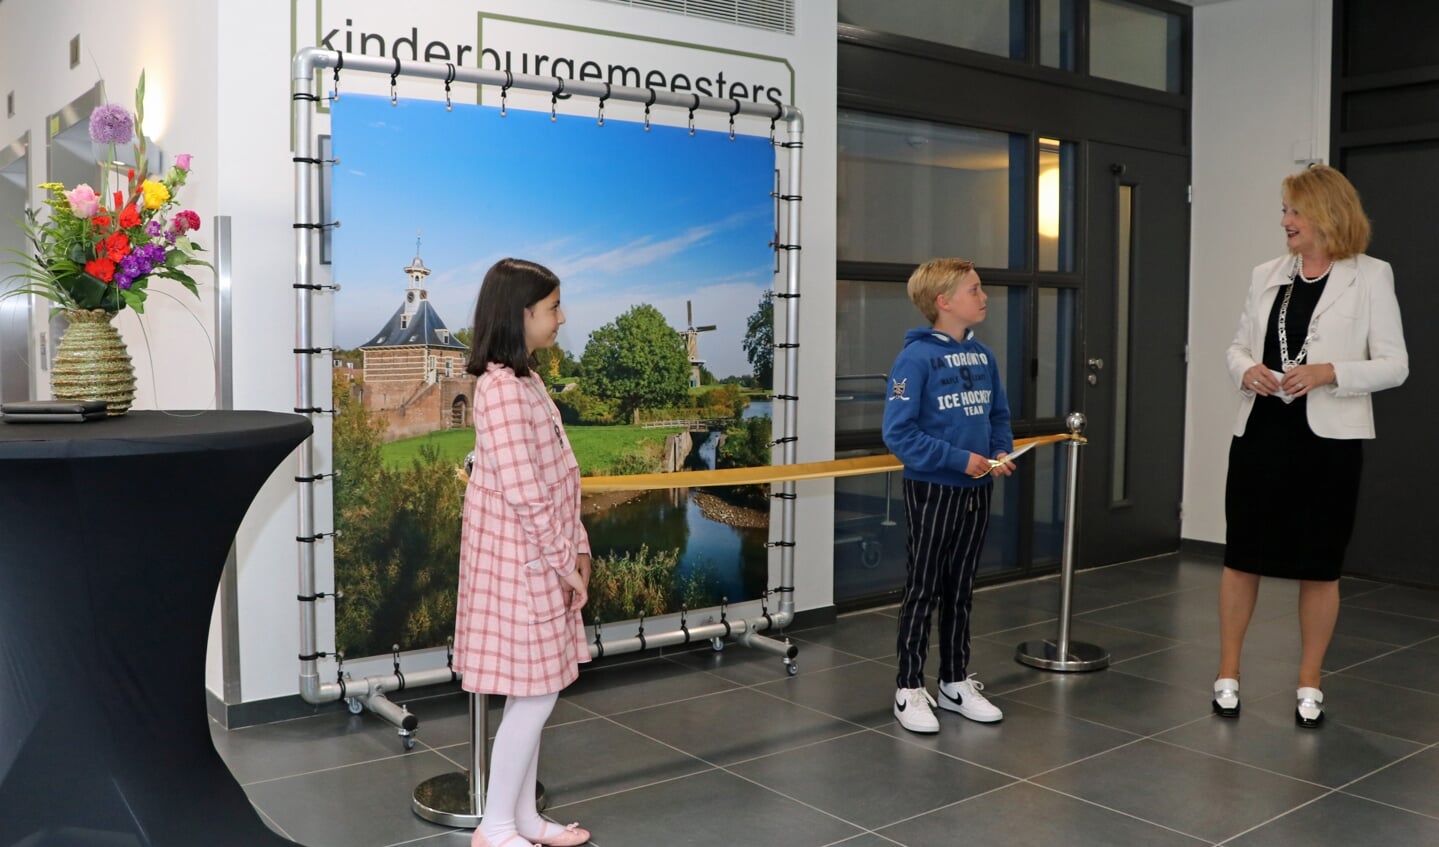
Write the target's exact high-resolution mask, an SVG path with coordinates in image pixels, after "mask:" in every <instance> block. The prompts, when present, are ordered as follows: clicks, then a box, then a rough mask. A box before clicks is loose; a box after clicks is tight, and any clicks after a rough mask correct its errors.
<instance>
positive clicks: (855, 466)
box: [580, 432, 1083, 494]
mask: <svg viewBox="0 0 1439 847" xmlns="http://www.w3.org/2000/svg"><path fill="white" fill-rule="evenodd" d="M1074 439H1079V440H1081V441H1082V440H1083V437H1082V436H1079V435H1072V434H1070V433H1067V432H1064V433H1059V434H1057V435H1041V436H1038V437H1036V438H1021V439H1019V440H1017V441H1015V442H1014V447H1015V449H1016V450H1018V449H1019V448H1020V447H1024V446H1026V445H1029V444H1033V445H1034V446H1036V447H1041V446H1043V445H1045V444H1056V443H1058V442H1060V441H1071V440H1074ZM903 468H904V465H903V464H901V463H900V461H899V459H897V458H895V457H894V455H893V454H890V453H885V454H884V455H882V456H860V457H859V458H856V459H835V460H833V461H829V462H800V463H797V464H793V465H768V466H764V467H757V468H724V469H722V470H715V471H676V472H674V473H642V474H627V475H624V476H587V477H585V478H583V479H581V480H580V490H581V491H583V492H584V493H586V494H591V493H596V492H601V491H647V490H650V489H653V488H702V487H705V486H709V485H761V484H764V483H770V482H784V481H786V480H803V479H824V478H826V477H841V476H861V475H863V474H872V473H888V472H889V471H897V470H903Z"/></svg>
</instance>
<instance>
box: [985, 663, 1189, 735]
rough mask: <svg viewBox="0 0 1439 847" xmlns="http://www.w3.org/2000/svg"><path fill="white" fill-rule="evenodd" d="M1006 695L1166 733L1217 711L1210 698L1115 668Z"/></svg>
mask: <svg viewBox="0 0 1439 847" xmlns="http://www.w3.org/2000/svg"><path fill="white" fill-rule="evenodd" d="M1006 699H1009V700H1018V701H1020V702H1022V703H1028V704H1030V705H1032V706H1038V707H1039V708H1041V709H1047V710H1049V711H1051V712H1054V713H1056V714H1062V715H1071V716H1073V717H1078V718H1084V719H1085V720H1090V721H1093V722H1095V723H1098V724H1103V725H1105V726H1110V727H1113V728H1115V729H1122V730H1124V731H1126V732H1132V733H1137V734H1139V735H1151V734H1153V733H1156V732H1163V731H1164V730H1167V729H1172V728H1174V727H1176V726H1179V725H1180V724H1184V723H1188V722H1190V721H1193V720H1198V719H1200V718H1203V717H1205V716H1206V715H1209V714H1210V713H1211V709H1210V705H1209V698H1207V697H1203V696H1199V697H1196V696H1195V695H1194V693H1193V692H1192V691H1190V690H1188V689H1184V688H1180V687H1179V686H1176V685H1170V684H1169V683H1166V682H1156V681H1155V680H1152V679H1141V678H1140V677H1137V676H1130V675H1129V674H1126V673H1121V672H1119V671H1118V670H1115V669H1113V668H1111V669H1109V670H1103V671H1095V672H1094V673H1087V674H1074V675H1071V676H1062V677H1058V678H1056V679H1053V680H1051V681H1049V682H1047V683H1045V684H1043V685H1037V686H1034V687H1033V688H1022V689H1020V690H1018V691H1015V692H1013V693H1011V694H1008V695H1006Z"/></svg>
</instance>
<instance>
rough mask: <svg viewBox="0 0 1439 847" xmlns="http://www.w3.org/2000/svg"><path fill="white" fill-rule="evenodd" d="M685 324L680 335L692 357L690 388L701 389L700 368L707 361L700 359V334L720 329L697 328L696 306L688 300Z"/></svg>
mask: <svg viewBox="0 0 1439 847" xmlns="http://www.w3.org/2000/svg"><path fill="white" fill-rule="evenodd" d="M685 324H686V326H685V328H684V329H683V330H681V331H680V335H682V336H684V339H685V353H686V354H688V355H689V357H690V388H699V384H700V368H701V367H702V366H703V365H704V363H705V360H704V359H701V358H700V333H701V332H712V331H714V330H715V329H718V327H716V326H715V325H714V324H710V325H709V326H695V311H694V305H693V304H692V303H691V302H690V301H688V300H686V301H685Z"/></svg>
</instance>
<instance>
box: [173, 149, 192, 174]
mask: <svg viewBox="0 0 1439 847" xmlns="http://www.w3.org/2000/svg"><path fill="white" fill-rule="evenodd" d="M175 167H177V168H179V169H180V170H182V171H188V170H190V154H189V153H181V154H179V155H178V156H176V157H175Z"/></svg>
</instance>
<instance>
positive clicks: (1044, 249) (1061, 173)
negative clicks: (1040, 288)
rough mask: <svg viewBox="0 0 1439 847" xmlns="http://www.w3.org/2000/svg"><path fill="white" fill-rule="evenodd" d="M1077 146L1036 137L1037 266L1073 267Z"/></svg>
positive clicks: (1052, 267) (1071, 143) (1070, 268)
mask: <svg viewBox="0 0 1439 847" xmlns="http://www.w3.org/2000/svg"><path fill="white" fill-rule="evenodd" d="M1077 149H1078V146H1077V145H1076V144H1075V143H1074V142H1073V141H1063V142H1061V141H1056V140H1054V139H1052V138H1041V139H1039V214H1037V215H1035V225H1036V226H1037V228H1038V229H1039V255H1038V256H1037V257H1036V258H1037V262H1038V263H1037V267H1038V269H1039V270H1041V271H1065V272H1070V271H1073V270H1074V197H1075V193H1074V172H1075V161H1076V158H1075V156H1076V151H1077Z"/></svg>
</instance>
